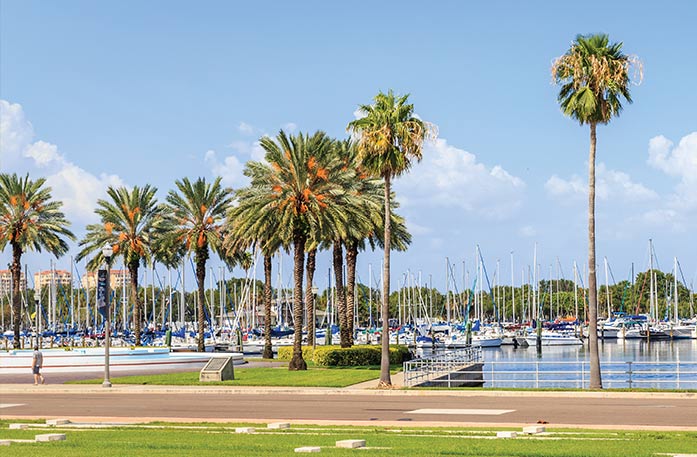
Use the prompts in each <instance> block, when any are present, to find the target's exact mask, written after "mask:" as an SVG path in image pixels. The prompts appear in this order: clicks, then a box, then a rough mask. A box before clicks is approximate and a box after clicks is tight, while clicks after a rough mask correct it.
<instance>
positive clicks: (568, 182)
mask: <svg viewBox="0 0 697 457" xmlns="http://www.w3.org/2000/svg"><path fill="white" fill-rule="evenodd" d="M587 189H588V182H587V180H586V178H582V177H581V176H579V175H572V176H571V177H570V178H569V179H564V178H560V177H559V176H557V175H552V176H551V177H550V178H549V179H548V180H547V182H546V183H545V190H546V191H547V193H548V194H549V195H551V196H552V197H556V198H560V199H561V198H566V197H570V198H573V199H579V198H586V195H588V192H587ZM595 193H596V197H597V198H598V199H600V200H609V199H621V200H623V201H636V202H642V201H646V200H655V199H657V198H658V194H657V193H656V192H655V191H653V190H652V189H649V188H648V187H646V186H644V185H643V184H641V183H637V182H634V181H632V178H631V177H630V176H629V175H628V174H627V173H624V172H622V171H617V170H610V169H608V168H607V167H606V166H605V164H604V163H599V164H598V166H597V167H596V182H595Z"/></svg>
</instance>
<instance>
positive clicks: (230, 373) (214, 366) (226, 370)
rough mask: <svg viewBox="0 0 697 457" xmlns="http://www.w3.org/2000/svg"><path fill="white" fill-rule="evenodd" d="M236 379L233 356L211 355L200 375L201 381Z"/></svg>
mask: <svg viewBox="0 0 697 457" xmlns="http://www.w3.org/2000/svg"><path fill="white" fill-rule="evenodd" d="M231 379H235V369H234V368H233V364H232V357H211V359H210V360H209V361H208V363H207V364H206V366H205V367H203V369H202V370H201V373H200V374H199V375H198V380H199V381H200V382H216V381H229V380H231Z"/></svg>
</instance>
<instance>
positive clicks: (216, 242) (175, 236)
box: [163, 177, 233, 351]
mask: <svg viewBox="0 0 697 457" xmlns="http://www.w3.org/2000/svg"><path fill="white" fill-rule="evenodd" d="M175 185H176V187H177V189H176V190H171V191H170V192H169V194H168V195H167V203H166V205H165V207H164V212H165V214H166V216H167V218H166V224H165V225H164V226H163V236H164V238H165V239H166V240H167V241H165V245H170V246H180V247H181V246H183V247H184V249H185V251H186V252H192V253H193V254H194V262H195V264H196V282H197V293H198V310H197V320H198V350H199V351H204V350H205V346H204V332H205V320H206V319H205V311H204V304H205V300H206V298H205V293H204V292H205V281H206V261H207V260H208V258H209V257H210V253H211V251H212V252H214V253H218V252H220V249H221V246H222V241H223V227H224V222H225V216H226V214H227V211H228V209H229V208H230V206H231V204H232V200H233V193H232V189H229V188H225V187H223V186H222V185H221V178H220V177H218V178H216V179H215V181H213V182H212V183H210V182H207V181H206V179H205V178H198V179H197V180H196V181H194V182H191V181H189V179H188V178H183V179H182V180H179V181H176V182H175Z"/></svg>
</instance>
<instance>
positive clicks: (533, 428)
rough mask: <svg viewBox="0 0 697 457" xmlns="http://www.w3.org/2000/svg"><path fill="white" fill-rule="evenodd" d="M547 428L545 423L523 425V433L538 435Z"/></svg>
mask: <svg viewBox="0 0 697 457" xmlns="http://www.w3.org/2000/svg"><path fill="white" fill-rule="evenodd" d="M546 430H547V429H546V428H545V427H544V425H530V426H528V427H523V433H526V434H528V435H537V434H538V433H544V432H545V431H546Z"/></svg>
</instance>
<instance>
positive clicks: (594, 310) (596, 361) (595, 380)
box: [588, 123, 603, 389]
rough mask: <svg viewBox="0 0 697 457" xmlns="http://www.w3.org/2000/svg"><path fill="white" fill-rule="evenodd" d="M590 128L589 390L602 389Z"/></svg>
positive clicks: (593, 175)
mask: <svg viewBox="0 0 697 457" xmlns="http://www.w3.org/2000/svg"><path fill="white" fill-rule="evenodd" d="M590 127H591V145H590V153H589V156H588V314H589V316H588V333H589V335H588V342H589V346H590V347H589V349H590V369H591V373H590V386H589V387H590V388H591V389H602V388H603V382H602V378H601V374H600V356H599V354H598V289H597V279H596V276H595V147H596V134H595V128H596V124H595V123H592V124H591V125H590Z"/></svg>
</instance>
